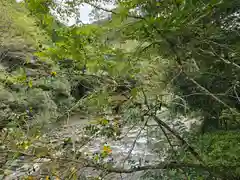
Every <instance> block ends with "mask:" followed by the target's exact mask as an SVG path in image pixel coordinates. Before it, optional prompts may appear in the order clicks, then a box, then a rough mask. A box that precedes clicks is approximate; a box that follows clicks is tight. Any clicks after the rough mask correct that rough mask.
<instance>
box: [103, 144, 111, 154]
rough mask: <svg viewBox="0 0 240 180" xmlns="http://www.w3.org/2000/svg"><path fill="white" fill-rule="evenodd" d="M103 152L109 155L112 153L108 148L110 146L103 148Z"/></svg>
mask: <svg viewBox="0 0 240 180" xmlns="http://www.w3.org/2000/svg"><path fill="white" fill-rule="evenodd" d="M103 151H104V152H106V153H108V154H110V153H111V152H112V149H111V148H110V146H106V145H105V146H103Z"/></svg>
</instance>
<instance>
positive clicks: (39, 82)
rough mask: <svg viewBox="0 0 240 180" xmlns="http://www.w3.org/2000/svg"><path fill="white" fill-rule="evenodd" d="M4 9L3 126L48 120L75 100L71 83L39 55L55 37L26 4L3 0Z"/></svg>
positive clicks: (0, 49) (0, 39) (0, 50)
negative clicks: (54, 73) (38, 56)
mask: <svg viewBox="0 0 240 180" xmlns="http://www.w3.org/2000/svg"><path fill="white" fill-rule="evenodd" d="M0 9H1V11H0V17H1V18H0V24H1V28H0V126H1V128H3V127H5V126H7V125H22V124H24V123H25V122H31V124H32V125H33V124H35V122H39V121H40V122H42V121H46V122H47V121H49V120H50V119H51V118H52V117H55V116H58V115H59V113H60V112H61V111H62V110H63V109H64V108H66V107H69V106H70V104H71V103H72V102H73V98H72V97H71V95H70V92H71V89H70V85H69V82H68V81H67V80H66V78H65V77H64V76H60V75H58V72H59V68H58V66H57V65H56V64H55V63H54V62H52V61H51V60H48V59H47V60H44V61H43V60H40V59H38V58H37V56H35V54H34V53H35V52H36V51H41V49H42V48H44V47H48V46H50V45H51V40H50V38H49V37H48V36H47V35H46V33H45V32H44V31H43V30H41V29H40V28H39V27H37V26H36V22H35V20H34V19H33V18H32V17H30V16H29V15H28V11H27V9H25V7H24V5H23V4H21V3H16V2H15V1H9V0H2V1H1V2H0ZM51 72H57V75H56V76H52V75H51Z"/></svg>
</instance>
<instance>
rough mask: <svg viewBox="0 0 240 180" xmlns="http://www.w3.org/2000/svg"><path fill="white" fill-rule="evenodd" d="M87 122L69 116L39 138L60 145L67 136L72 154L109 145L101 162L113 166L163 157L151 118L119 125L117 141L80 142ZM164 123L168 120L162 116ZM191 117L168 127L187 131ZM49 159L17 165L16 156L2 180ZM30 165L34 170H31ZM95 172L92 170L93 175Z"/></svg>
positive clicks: (128, 176) (92, 151) (160, 137)
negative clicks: (62, 122) (10, 168)
mask: <svg viewBox="0 0 240 180" xmlns="http://www.w3.org/2000/svg"><path fill="white" fill-rule="evenodd" d="M166 116H167V114H166V113H165V114H164V113H161V115H159V117H161V118H163V117H165V118H166ZM89 122H91V120H90V119H87V118H86V119H84V120H83V119H81V120H80V118H78V115H75V116H74V117H72V118H70V119H69V121H68V123H67V124H64V125H62V126H61V127H59V128H56V129H52V131H50V132H48V133H47V134H45V136H44V137H43V138H46V139H48V140H49V141H50V142H51V143H52V144H55V145H56V146H59V145H61V144H62V142H63V139H71V142H72V143H71V144H70V145H69V146H70V147H69V148H71V149H72V152H73V153H76V154H77V152H81V153H83V152H84V155H85V156H89V157H91V156H93V155H94V154H96V153H100V151H101V149H102V148H103V146H104V145H106V144H107V145H109V146H110V147H111V150H112V153H111V156H109V157H108V158H106V159H105V161H108V162H111V163H112V164H113V165H114V166H116V167H124V168H131V167H132V166H142V165H147V164H154V163H158V162H159V161H162V160H163V159H164V158H165V157H166V153H167V148H166V147H167V141H166V139H165V138H164V137H163V135H162V132H161V131H160V128H159V127H158V126H157V125H156V123H155V122H154V121H149V122H148V123H147V124H145V125H144V126H143V124H140V125H139V124H138V125H135V126H131V125H126V126H124V127H123V128H122V133H121V137H120V138H119V139H118V140H111V139H108V138H104V137H102V136H99V137H94V138H92V139H91V138H89V137H88V140H87V141H86V142H85V141H84V142H83V137H86V135H85V134H84V131H83V128H84V127H85V126H86V125H88V124H89ZM166 122H170V121H169V120H167V119H166ZM193 122H194V120H190V119H188V118H184V117H182V118H180V119H175V120H171V122H170V123H171V126H172V127H178V128H179V130H181V129H184V130H187V129H188V128H189V127H190V125H191V124H192V123H193ZM63 154H64V149H63V148H62V149H61V148H59V152H57V154H56V156H59V157H61V156H62V155H63ZM47 161H51V160H50V159H44V158H43V159H40V158H39V159H36V160H35V161H34V162H31V163H27V164H22V165H21V166H19V165H20V164H21V159H17V160H15V161H13V162H11V166H12V167H14V168H12V170H13V171H12V173H10V174H11V175H9V176H7V177H6V178H5V180H14V179H16V178H17V177H21V176H23V175H24V174H26V172H29V173H30V174H34V171H35V172H38V170H39V169H40V168H41V164H42V163H43V162H47ZM33 168H34V171H33V170H32V169H33ZM93 172H94V171H93V169H91V168H88V169H84V171H82V173H84V175H86V176H90V175H92V173H93ZM97 173H98V172H95V174H97ZM140 176H141V173H135V174H125V175H124V174H121V176H120V175H116V174H115V175H108V176H106V177H105V178H108V179H116V180H118V179H119V180H122V179H124V180H132V179H136V180H137V179H139V178H140Z"/></svg>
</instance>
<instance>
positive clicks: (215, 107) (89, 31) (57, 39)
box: [0, 0, 240, 180]
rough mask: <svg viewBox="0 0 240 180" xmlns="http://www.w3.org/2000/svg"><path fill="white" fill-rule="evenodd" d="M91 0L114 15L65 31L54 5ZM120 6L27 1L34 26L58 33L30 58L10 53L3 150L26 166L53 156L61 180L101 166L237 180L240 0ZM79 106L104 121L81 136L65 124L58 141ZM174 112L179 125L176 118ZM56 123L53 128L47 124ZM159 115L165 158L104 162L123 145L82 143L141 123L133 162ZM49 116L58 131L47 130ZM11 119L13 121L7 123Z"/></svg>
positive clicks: (139, 0)
mask: <svg viewBox="0 0 240 180" xmlns="http://www.w3.org/2000/svg"><path fill="white" fill-rule="evenodd" d="M83 2H85V3H88V4H90V5H91V6H93V7H94V8H95V13H97V11H105V12H108V13H111V18H108V19H107V20H105V21H101V22H97V23H93V24H88V25H84V24H83V25H79V24H78V25H75V26H71V27H67V26H65V25H63V24H61V23H59V22H58V20H56V17H54V16H53V13H52V11H53V10H55V11H56V12H57V14H58V16H60V17H63V16H64V14H67V15H68V16H71V15H74V14H75V13H76V8H77V7H78V5H80V4H81V3H83ZM104 2H105V3H107V2H108V1H103V3H104ZM115 4H116V8H115V9H114V10H107V9H105V8H103V7H101V5H98V4H96V2H95V1H80V0H78V1H77V0H76V1H71V2H69V1H67V2H66V4H65V5H66V7H67V8H64V7H60V6H59V4H58V3H56V2H55V1H52V0H41V1H35V0H27V1H25V2H24V3H22V4H21V6H23V5H25V6H26V9H27V10H26V11H27V12H29V16H30V17H32V18H33V19H34V20H35V21H36V22H37V23H36V27H34V28H36V29H38V30H39V31H41V32H44V36H46V37H47V39H48V38H49V39H51V41H47V42H43V41H42V42H41V43H40V44H39V47H38V48H37V50H38V51H37V52H35V53H33V52H30V53H29V52H28V55H29V59H30V60H29V59H27V60H25V59H26V56H25V54H24V55H22V54H21V55H20V56H19V57H18V58H16V57H15V56H14V55H15V54H16V53H15V54H14V53H13V54H11V53H10V54H9V53H8V51H4V52H7V53H6V55H4V56H3V58H2V59H3V60H4V62H5V63H1V65H2V66H3V68H4V69H3V71H2V72H1V74H0V75H1V76H0V77H1V78H0V79H1V84H0V85H1V87H2V88H1V91H0V98H1V117H0V118H1V128H2V129H4V130H3V133H2V135H1V136H2V137H1V138H2V140H3V142H1V146H2V149H3V150H4V151H7V155H8V156H9V157H14V159H17V158H20V157H22V156H24V157H28V158H29V159H25V161H26V162H32V161H33V159H34V158H36V157H38V158H40V157H44V158H46V159H48V162H47V163H45V164H44V165H45V167H46V169H47V176H49V175H50V174H51V175H53V176H56V175H57V176H60V175H61V177H63V178H64V179H66V178H70V179H77V178H78V177H80V176H81V175H80V174H79V171H80V170H81V169H82V168H83V167H88V168H89V167H90V168H97V169H98V170H101V172H100V174H98V175H97V178H100V177H102V176H104V173H105V172H106V173H107V174H108V173H120V174H121V173H133V172H135V171H143V170H147V173H145V174H144V176H143V177H142V178H145V179H229V180H230V179H238V178H239V163H238V161H239V147H238V146H239V143H238V142H239V132H238V131H239V122H240V121H239V117H240V116H239V114H240V113H239V110H240V109H239V108H240V106H239V103H240V99H239V96H240V95H239V94H240V91H239V89H240V88H239V78H240V77H239V74H240V73H239V70H240V62H239V52H238V51H239V48H238V46H239V35H238V29H239V27H238V25H237V23H236V22H237V21H238V20H239V15H238V10H239V6H240V3H239V1H237V0H235V1H227V0H222V1H218V0H212V1H205V0H203V1H195V0H192V1H187V0H180V1H145V0H135V1H128V0H120V1H117V2H115ZM12 5H14V6H17V5H16V4H14V3H11V6H12ZM19 7H20V6H19ZM27 34H30V33H27ZM36 39H38V38H36ZM130 46H131V47H130ZM35 47H36V46H35ZM15 52H16V51H15ZM33 54H34V55H35V56H34V57H32V55H33ZM8 58H9V59H11V61H9V59H8ZM164 109H167V113H166V112H165V111H164ZM73 111H78V112H80V113H81V114H84V116H85V118H86V117H89V118H91V119H97V121H96V122H94V123H90V124H89V122H87V124H84V123H83V124H81V126H83V127H85V128H83V133H84V136H80V135H79V134H77V135H76V134H75V135H73V136H71V137H70V136H67V137H65V136H64V135H63V134H64V133H63V132H64V126H63V129H61V130H59V131H60V133H62V134H61V135H60V137H56V136H57V135H56V132H57V131H58V129H57V130H55V129H54V128H53V126H57V125H59V124H60V123H62V121H61V120H62V119H64V120H65V121H66V122H68V121H69V119H70V117H71V115H72V113H73ZM191 113H192V114H194V115H195V114H197V113H198V114H200V116H201V117H203V121H202V122H199V121H200V120H196V121H197V123H198V124H201V127H198V129H200V130H197V131H194V130H193V129H191V128H188V129H190V132H188V131H187V130H186V129H184V126H182V124H184V122H183V121H184V118H182V116H181V115H185V116H187V117H188V118H189V114H191ZM116 114H117V116H115V115H116ZM119 116H120V117H121V118H119ZM167 118H169V119H170V120H166V119H167ZM177 118H179V119H180V120H179V121H181V122H175V120H176V119H177ZM200 119H201V118H200ZM52 121H55V124H53V126H49V124H48V123H49V122H52ZM78 121H79V120H78ZM150 121H153V122H154V123H155V126H157V129H158V130H157V132H156V130H155V128H148V129H150V131H151V133H152V134H155V138H156V139H158V140H159V141H160V142H161V145H160V146H161V147H160V146H158V145H154V147H155V151H156V152H158V153H159V156H164V158H162V161H163V162H162V161H160V162H159V163H160V164H157V165H155V164H151V165H146V166H144V165H142V164H141V162H139V165H137V166H136V165H133V164H132V165H131V168H130V169H124V168H120V169H119V168H117V167H116V166H114V165H115V164H114V162H113V160H111V162H109V161H108V162H106V161H105V160H106V158H108V157H110V156H111V155H112V154H113V153H114V148H112V147H111V146H109V145H106V144H105V145H103V146H102V147H101V150H100V152H98V153H95V154H92V155H90V156H89V155H86V154H85V155H83V152H82V151H81V147H82V146H84V145H85V143H87V142H88V141H90V140H91V138H93V139H97V137H99V136H100V137H101V138H105V137H107V138H108V141H110V139H115V140H117V139H118V140H119V139H121V138H122V135H123V134H122V133H121V131H122V129H123V127H124V126H126V125H128V126H132V125H134V126H136V125H138V126H139V125H141V126H143V127H142V128H141V130H139V132H138V135H137V137H136V140H135V141H134V142H133V145H132V149H130V152H129V154H128V156H127V158H129V157H130V155H131V152H132V151H133V149H134V147H135V145H136V144H137V139H138V138H139V136H140V134H141V132H142V131H143V129H144V128H146V127H147V126H148V123H149V122H150ZM40 122H41V123H40ZM14 124H15V126H14ZM42 124H47V126H45V127H47V128H48V130H49V131H50V132H48V133H47V134H46V135H43V134H44V132H43V129H42ZM9 125H11V126H12V127H13V128H14V129H9V128H5V127H9ZM67 125H68V124H67ZM188 126H189V125H188ZM52 128H53V129H52ZM81 128H82V127H81ZM233 129H234V130H235V131H234V132H233V131H232V130H233ZM44 130H46V129H45V128H44ZM52 130H53V136H54V137H53V139H54V140H53V139H51V138H50V136H51V131H52ZM212 130H217V131H212ZM219 130H222V131H219ZM209 131H211V133H210V132H209ZM159 132H160V133H159ZM199 132H202V133H199ZM72 133H73V132H72ZM158 133H159V134H158ZM130 135H131V134H130ZM61 136H63V137H61ZM78 136H79V137H78ZM147 136H148V137H149V138H150V137H151V135H149V134H148V135H147ZM78 138H81V139H80V140H79V139H78ZM58 141H60V142H58ZM79 141H80V142H82V143H83V144H81V145H79ZM156 146H157V147H156ZM165 152H167V153H165ZM9 157H7V156H6V157H5V156H4V158H3V159H4V160H6V161H8V160H9V159H10V158H9ZM63 162H64V163H63ZM151 163H152V162H151ZM63 164H64V165H63ZM1 166H2V167H4V168H7V167H8V165H7V163H3V164H2V165H1ZM62 166H64V167H62ZM64 168H65V169H67V170H66V171H65V172H64V173H63V174H61V173H62V169H64ZM39 169H40V171H41V170H43V171H44V169H41V168H39ZM156 169H157V170H156ZM159 169H160V170H159ZM92 178H95V177H92Z"/></svg>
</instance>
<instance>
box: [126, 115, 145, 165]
mask: <svg viewBox="0 0 240 180" xmlns="http://www.w3.org/2000/svg"><path fill="white" fill-rule="evenodd" d="M142 118H144V117H142ZM148 120H149V118H148V119H147V120H145V122H144V124H143V126H142V127H141V129H140V131H139V132H138V134H137V136H136V138H135V140H134V142H133V144H132V147H131V149H130V150H129V152H128V155H127V157H126V158H125V159H124V161H123V164H125V162H126V160H127V159H128V158H129V157H130V155H131V153H132V151H133V149H134V147H135V145H136V142H137V140H138V138H139V136H140V135H141V133H142V130H143V129H144V128H145V127H146V125H147V123H148Z"/></svg>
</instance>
